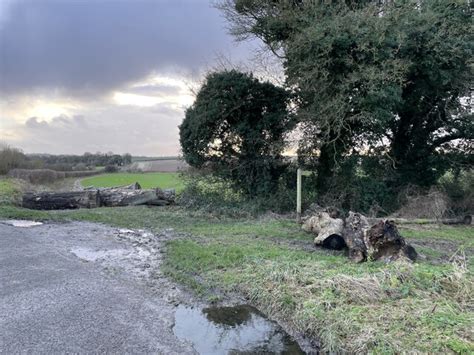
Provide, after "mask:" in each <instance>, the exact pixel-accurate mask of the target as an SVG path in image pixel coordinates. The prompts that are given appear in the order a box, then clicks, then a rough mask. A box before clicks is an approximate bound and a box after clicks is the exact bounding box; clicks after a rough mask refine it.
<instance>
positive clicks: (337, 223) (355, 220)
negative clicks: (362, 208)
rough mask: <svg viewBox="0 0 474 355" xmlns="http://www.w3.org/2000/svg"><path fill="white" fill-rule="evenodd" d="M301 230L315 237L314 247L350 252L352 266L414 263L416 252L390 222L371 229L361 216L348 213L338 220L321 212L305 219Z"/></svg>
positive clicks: (380, 223)
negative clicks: (395, 261)
mask: <svg viewBox="0 0 474 355" xmlns="http://www.w3.org/2000/svg"><path fill="white" fill-rule="evenodd" d="M303 229H304V230H305V231H307V232H312V233H314V234H316V237H315V239H314V244H315V245H317V246H322V247H325V248H329V249H336V250H341V249H344V248H347V249H348V250H349V258H350V259H351V260H353V261H355V262H362V261H367V260H383V261H387V262H389V261H394V260H397V259H407V260H411V261H414V260H415V259H416V257H417V253H416V251H415V249H414V248H413V247H412V246H410V245H409V244H407V243H406V242H405V239H404V238H403V237H402V236H401V235H400V233H399V232H398V229H397V227H396V225H395V223H394V222H393V221H389V220H385V221H379V222H377V223H375V224H374V225H372V226H371V225H370V224H369V221H368V219H367V218H366V217H365V216H363V215H361V214H360V213H355V212H349V215H348V216H347V217H346V218H341V216H339V215H338V214H337V213H334V211H328V210H322V211H319V212H316V213H315V214H314V215H312V216H311V217H309V218H307V219H306V220H305V221H304V223H303Z"/></svg>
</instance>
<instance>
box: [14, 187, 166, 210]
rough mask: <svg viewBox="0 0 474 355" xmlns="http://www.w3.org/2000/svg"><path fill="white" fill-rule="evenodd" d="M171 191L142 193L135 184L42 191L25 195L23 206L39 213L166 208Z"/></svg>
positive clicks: (156, 190)
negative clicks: (119, 207) (61, 210)
mask: <svg viewBox="0 0 474 355" xmlns="http://www.w3.org/2000/svg"><path fill="white" fill-rule="evenodd" d="M174 201H175V191H174V190H171V189H169V190H161V189H147V190H142V189H141V187H140V185H139V184H138V183H135V184H132V185H128V186H124V187H111V188H103V189H94V190H92V189H90V188H89V189H86V190H84V191H78V192H44V193H41V194H25V195H24V196H23V207H25V208H31V209H39V210H56V209H73V208H83V207H86V208H94V207H101V206H104V207H118V206H136V205H153V206H166V205H170V204H172V203H174Z"/></svg>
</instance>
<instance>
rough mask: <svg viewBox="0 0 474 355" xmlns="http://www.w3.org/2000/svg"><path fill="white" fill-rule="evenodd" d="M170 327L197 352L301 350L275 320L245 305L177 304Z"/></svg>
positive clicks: (285, 351) (298, 351)
mask: <svg viewBox="0 0 474 355" xmlns="http://www.w3.org/2000/svg"><path fill="white" fill-rule="evenodd" d="M173 331H174V333H175V335H176V336H177V337H178V338H180V339H183V340H187V341H189V342H191V343H192V344H193V346H194V349H196V351H197V352H199V353H200V354H206V355H207V354H304V352H303V351H302V350H301V348H300V347H299V345H298V343H296V341H295V340H293V339H292V338H291V337H290V336H289V335H288V334H287V333H286V332H285V331H284V330H283V329H282V328H281V327H280V326H279V325H278V324H276V323H275V322H272V321H270V320H268V319H267V318H265V316H264V315H263V314H261V313H260V312H259V311H258V310H256V309H255V308H253V307H250V306H247V305H242V306H236V307H211V308H204V309H198V308H190V307H184V306H179V307H178V308H177V310H176V314H175V326H174V328H173Z"/></svg>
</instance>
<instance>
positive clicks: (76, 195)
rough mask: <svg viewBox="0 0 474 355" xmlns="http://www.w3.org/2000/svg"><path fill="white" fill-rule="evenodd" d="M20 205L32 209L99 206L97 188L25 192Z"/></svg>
mask: <svg viewBox="0 0 474 355" xmlns="http://www.w3.org/2000/svg"><path fill="white" fill-rule="evenodd" d="M22 206H23V207H25V208H30V209H34V210H64V209H76V208H94V207H99V206H100V198H99V194H98V192H97V190H94V191H92V190H88V191H75V192H43V193H39V194H34V193H26V194H25V195H23V203H22Z"/></svg>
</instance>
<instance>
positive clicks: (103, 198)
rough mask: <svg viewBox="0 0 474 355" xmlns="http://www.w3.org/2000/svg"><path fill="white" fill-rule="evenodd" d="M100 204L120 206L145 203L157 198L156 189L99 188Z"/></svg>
mask: <svg viewBox="0 0 474 355" xmlns="http://www.w3.org/2000/svg"><path fill="white" fill-rule="evenodd" d="M98 193H99V198H100V206H105V207H119V206H137V205H145V204H147V203H148V202H151V201H153V200H156V192H155V190H129V189H122V188H113V189H104V190H99V191H98Z"/></svg>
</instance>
